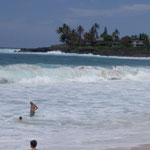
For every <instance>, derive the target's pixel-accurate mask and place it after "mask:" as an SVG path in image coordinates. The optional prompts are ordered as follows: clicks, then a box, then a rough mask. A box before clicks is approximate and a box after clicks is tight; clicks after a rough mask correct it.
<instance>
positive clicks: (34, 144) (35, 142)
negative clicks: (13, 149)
mask: <svg viewBox="0 0 150 150" xmlns="http://www.w3.org/2000/svg"><path fill="white" fill-rule="evenodd" d="M30 145H31V147H32V148H35V147H36V146H37V141H36V140H32V141H30Z"/></svg>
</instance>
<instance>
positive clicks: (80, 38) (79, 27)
mask: <svg viewBox="0 0 150 150" xmlns="http://www.w3.org/2000/svg"><path fill="white" fill-rule="evenodd" d="M83 32H84V28H83V27H82V26H81V25H79V26H78V28H77V35H78V44H79V45H82V43H83V39H82V35H83Z"/></svg>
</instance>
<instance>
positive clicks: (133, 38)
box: [131, 35, 139, 41]
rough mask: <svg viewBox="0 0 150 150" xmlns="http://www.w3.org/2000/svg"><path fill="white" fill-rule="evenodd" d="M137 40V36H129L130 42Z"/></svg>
mask: <svg viewBox="0 0 150 150" xmlns="http://www.w3.org/2000/svg"><path fill="white" fill-rule="evenodd" d="M138 39H139V38H138V36H137V35H132V36H131V40H132V41H133V40H138Z"/></svg>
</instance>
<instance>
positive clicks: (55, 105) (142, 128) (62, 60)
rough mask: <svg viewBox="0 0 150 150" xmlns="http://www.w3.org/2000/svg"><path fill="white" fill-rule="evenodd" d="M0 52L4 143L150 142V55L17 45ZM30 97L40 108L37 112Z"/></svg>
mask: <svg viewBox="0 0 150 150" xmlns="http://www.w3.org/2000/svg"><path fill="white" fill-rule="evenodd" d="M4 56H5V57H4ZM0 57H1V58H3V60H2V59H0V63H1V66H0V105H1V109H0V114H1V115H0V128H1V130H0V149H5V150H10V149H17V150H19V149H22V150H25V149H28V148H29V142H30V140H32V139H36V140H37V141H38V147H39V149H41V150H46V149H54V150H59V149H64V150H70V149H73V150H74V149H76V150H81V149H87V150H88V149H90V150H91V149H92V150H93V149H108V148H116V147H132V146H136V145H139V144H145V143H149V139H150V109H149V105H150V101H149V97H150V94H149V91H150V87H149V84H150V69H149V66H148V64H150V60H149V59H143V60H142V59H131V58H130V59H121V58H109V57H108V58H107V57H106V58H104V57H94V56H74V55H73V54H72V55H71V56H68V55H67V56H66V55H65V54H61V53H60V54H57V55H54V54H48V55H46V54H44V55H43V54H38V55H37V54H14V53H10V51H9V52H7V53H5V54H4V53H1V54H0ZM127 64H128V65H127ZM115 65H116V66H115ZM30 101H33V102H34V103H36V104H37V106H38V107H39V109H38V110H37V112H36V114H35V116H34V117H32V118H30V117H29V111H30V104H29V103H30ZM19 116H22V117H23V121H18V117H19ZM20 143H21V144H20Z"/></svg>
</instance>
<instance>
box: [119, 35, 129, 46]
mask: <svg viewBox="0 0 150 150" xmlns="http://www.w3.org/2000/svg"><path fill="white" fill-rule="evenodd" d="M121 43H122V44H123V45H126V46H130V44H131V37H129V36H124V37H122V38H121Z"/></svg>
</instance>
